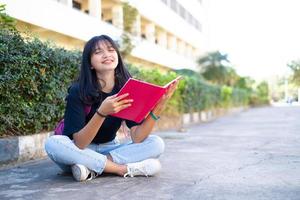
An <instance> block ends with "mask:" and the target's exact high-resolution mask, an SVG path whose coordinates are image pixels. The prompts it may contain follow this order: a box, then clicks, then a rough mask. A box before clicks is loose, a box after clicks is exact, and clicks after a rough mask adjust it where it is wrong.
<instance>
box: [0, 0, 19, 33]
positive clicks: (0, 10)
mask: <svg viewBox="0 0 300 200" xmlns="http://www.w3.org/2000/svg"><path fill="white" fill-rule="evenodd" d="M15 26H16V21H15V20H14V18H12V17H10V16H8V15H7V14H6V13H5V5H4V4H0V27H1V29H9V30H14V29H15Z"/></svg>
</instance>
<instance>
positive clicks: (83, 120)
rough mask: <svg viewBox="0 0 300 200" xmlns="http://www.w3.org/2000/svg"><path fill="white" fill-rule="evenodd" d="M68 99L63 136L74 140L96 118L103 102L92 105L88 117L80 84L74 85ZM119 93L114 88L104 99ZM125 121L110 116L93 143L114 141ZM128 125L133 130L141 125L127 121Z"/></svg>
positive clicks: (105, 94) (103, 95) (104, 94)
mask: <svg viewBox="0 0 300 200" xmlns="http://www.w3.org/2000/svg"><path fill="white" fill-rule="evenodd" d="M68 92H69V93H68V95H67V97H66V102H67V105H66V110H65V116H64V131H63V135H66V136H68V137H69V138H70V139H73V134H74V133H76V132H78V131H80V130H81V129H82V128H83V127H84V126H85V125H86V124H87V123H88V121H89V120H90V119H91V118H92V117H93V116H94V114H95V112H96V110H97V109H98V108H99V106H100V105H101V101H99V102H96V103H94V104H92V105H91V111H90V112H89V114H88V115H86V113H85V111H84V109H85V107H87V106H88V105H85V104H84V103H83V102H82V101H81V99H80V96H79V84H78V83H75V84H73V85H72V86H71V87H70V89H69V91H68ZM117 92H118V91H117V90H116V89H115V88H114V89H113V91H112V92H111V93H104V92H102V97H103V98H102V99H103V100H104V99H105V98H106V97H108V96H111V95H114V94H116V93H117ZM123 120H124V119H121V118H118V117H113V116H108V117H107V118H105V120H104V121H103V124H102V125H101V127H100V129H99V131H98V133H97V135H96V136H95V138H94V139H93V141H92V143H96V144H100V143H105V142H109V141H112V140H113V139H114V138H115V137H116V133H117V131H118V130H119V128H120V126H121V123H122V121H123ZM125 122H126V125H127V126H128V127H129V128H131V127H133V126H136V125H139V124H138V123H136V122H134V121H129V120H125Z"/></svg>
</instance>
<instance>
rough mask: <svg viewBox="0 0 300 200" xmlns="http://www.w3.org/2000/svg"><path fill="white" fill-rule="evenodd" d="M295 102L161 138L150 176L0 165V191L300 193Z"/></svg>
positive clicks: (6, 194) (4, 195) (98, 195)
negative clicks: (85, 178)
mask: <svg viewBox="0 0 300 200" xmlns="http://www.w3.org/2000/svg"><path fill="white" fill-rule="evenodd" d="M299 119H300V107H267V108H255V109H249V110H248V111H245V112H242V113H238V114H234V115H230V116H226V117H222V118H219V119H217V120H215V121H213V122H210V123H205V124H200V125H197V126H192V127H190V128H188V130H187V132H184V133H179V132H172V131H169V132H158V133H156V134H158V135H160V136H162V137H163V138H164V140H165V142H166V152H165V154H164V155H163V156H162V157H161V158H160V160H161V163H162V166H163V169H162V171H161V173H160V174H159V175H157V176H155V177H151V178H146V177H134V178H126V179H125V178H121V177H117V176H113V175H102V176H100V177H98V178H96V179H94V180H92V181H89V182H83V183H79V182H75V181H74V180H73V178H72V177H71V176H69V175H59V173H60V170H59V168H58V167H56V166H55V164H53V163H52V162H51V161H50V160H48V159H44V160H38V161H33V162H28V163H26V164H22V165H19V166H14V167H9V168H6V169H2V170H0V199H3V200H6V199H81V200H84V199H137V200H138V199H184V200H186V199H214V200H219V199H230V200H235V199H236V200H246V199H247V200H248V199H249V200H253V199H270V200H279V199H280V200H282V199H284V200H299V199H300V120H299Z"/></svg>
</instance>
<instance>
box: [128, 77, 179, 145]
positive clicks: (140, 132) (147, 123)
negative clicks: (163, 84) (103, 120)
mask: <svg viewBox="0 0 300 200" xmlns="http://www.w3.org/2000/svg"><path fill="white" fill-rule="evenodd" d="M177 85H178V81H177V82H175V83H173V84H172V85H171V86H170V87H169V89H168V91H167V93H166V94H165V95H164V96H163V97H162V99H161V100H160V101H159V102H158V104H157V105H156V106H155V108H154V109H153V110H152V113H153V114H154V115H155V116H160V114H161V112H162V111H163V110H164V108H165V106H166V104H167V102H168V100H169V99H170V98H171V96H172V95H173V93H174V92H175V90H176V87H177ZM155 122H156V120H155V119H153V117H152V116H151V115H148V116H147V117H146V119H145V120H144V122H143V123H142V124H141V125H138V126H134V127H132V128H131V129H130V132H131V139H132V141H133V142H134V143H139V142H142V141H143V140H144V139H145V138H146V137H148V135H149V134H150V133H151V131H152V129H153V127H154V125H155Z"/></svg>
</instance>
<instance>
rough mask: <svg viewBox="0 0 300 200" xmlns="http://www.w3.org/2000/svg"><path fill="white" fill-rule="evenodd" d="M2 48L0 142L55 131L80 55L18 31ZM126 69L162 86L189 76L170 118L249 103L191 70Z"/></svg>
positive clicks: (1, 40) (2, 39)
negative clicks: (24, 36) (4, 139)
mask: <svg viewBox="0 0 300 200" xmlns="http://www.w3.org/2000/svg"><path fill="white" fill-rule="evenodd" d="M0 44H1V45H0V64H1V68H0V99H1V102H0V113H1V115H0V137H1V136H7V135H23V134H33V133H37V132H42V131H50V130H53V128H54V125H55V124H56V123H57V122H58V121H59V119H61V118H62V117H63V114H64V108H65V101H64V98H65V97H66V94H67V88H68V86H69V85H70V83H71V82H72V81H73V80H74V79H75V76H76V75H77V74H78V71H79V64H80V58H81V53H80V52H75V51H67V50H65V49H62V48H57V47H55V46H53V45H51V44H49V43H43V42H41V41H40V40H38V39H28V38H23V37H21V36H20V34H19V33H18V32H17V31H16V30H4V29H3V30H0ZM128 68H129V70H130V72H131V74H132V75H133V76H134V77H136V78H138V79H141V80H144V81H147V82H152V83H155V84H159V85H165V84H166V83H168V82H169V81H171V80H172V79H174V78H175V77H177V76H178V75H179V73H181V74H183V73H188V74H187V75H183V80H181V81H180V84H179V85H178V89H177V90H176V92H175V93H174V95H173V96H172V98H171V99H170V101H169V103H168V104H167V108H166V110H165V112H164V114H166V115H179V114H181V113H183V112H194V111H200V110H206V109H210V108H213V107H220V106H239V105H244V104H245V103H247V100H248V97H249V95H247V94H248V93H247V91H246V90H243V89H236V88H232V87H221V86H219V85H213V84H211V83H208V82H206V81H205V80H204V79H203V78H202V77H201V76H200V75H199V74H197V73H195V72H193V71H190V70H181V71H180V72H178V73H176V72H174V71H169V72H167V73H164V74H162V73H161V72H160V71H159V70H157V69H153V70H146V69H142V68H137V67H135V66H132V65H129V66H128ZM183 71H184V72H183ZM259 88H260V90H259V91H260V93H259V94H265V90H264V88H265V87H264V86H261V87H259Z"/></svg>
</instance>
